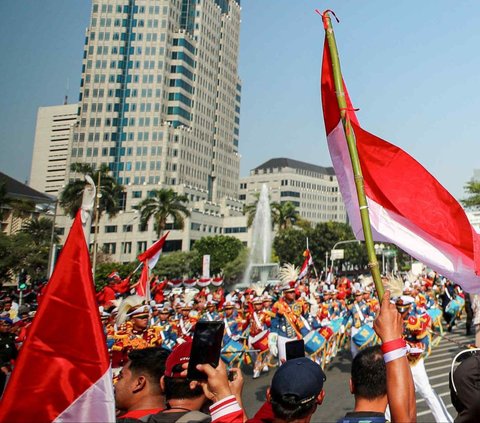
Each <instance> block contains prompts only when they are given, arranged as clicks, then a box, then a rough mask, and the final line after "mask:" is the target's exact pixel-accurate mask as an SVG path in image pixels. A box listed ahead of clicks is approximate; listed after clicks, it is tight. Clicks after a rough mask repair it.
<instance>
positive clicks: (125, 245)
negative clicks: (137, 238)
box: [122, 242, 132, 254]
mask: <svg viewBox="0 0 480 423" xmlns="http://www.w3.org/2000/svg"><path fill="white" fill-rule="evenodd" d="M131 252H132V243H131V242H122V253H123V254H130V253H131Z"/></svg>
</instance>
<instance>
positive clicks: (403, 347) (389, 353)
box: [381, 338, 407, 363]
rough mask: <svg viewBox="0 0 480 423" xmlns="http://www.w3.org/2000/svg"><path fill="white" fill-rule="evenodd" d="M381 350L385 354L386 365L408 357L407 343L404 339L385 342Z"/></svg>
mask: <svg viewBox="0 0 480 423" xmlns="http://www.w3.org/2000/svg"><path fill="white" fill-rule="evenodd" d="M381 349H382V352H383V361H384V362H385V363H388V362H390V361H393V360H396V359H397V358H402V357H405V356H406V355H407V343H406V342H405V339H402V338H398V339H394V340H393V341H388V342H384V343H383V344H382V346H381Z"/></svg>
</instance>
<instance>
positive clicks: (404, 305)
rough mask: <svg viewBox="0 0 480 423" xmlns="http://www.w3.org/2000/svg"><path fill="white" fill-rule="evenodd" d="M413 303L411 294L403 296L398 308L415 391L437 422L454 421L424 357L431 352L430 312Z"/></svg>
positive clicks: (397, 303)
mask: <svg viewBox="0 0 480 423" xmlns="http://www.w3.org/2000/svg"><path fill="white" fill-rule="evenodd" d="M412 304H414V299H413V298H412V297H410V296H405V295H403V296H401V297H400V298H399V299H398V300H397V302H396V305H397V309H398V311H399V312H400V314H401V315H402V317H403V321H404V328H405V329H404V338H405V341H407V344H408V347H409V351H408V354H407V358H408V361H409V364H410V369H411V371H412V376H413V382H414V385H415V391H416V392H418V393H419V394H420V395H421V396H422V398H424V399H425V402H426V403H427V405H428V407H429V408H430V410H431V412H432V414H433V417H434V418H435V421H436V422H453V418H452V416H451V415H450V413H449V412H448V411H447V408H446V407H445V404H444V403H443V401H442V399H441V397H439V396H438V395H437V393H436V392H435V391H434V390H433V388H432V386H431V385H430V382H429V380H428V375H427V372H426V370H425V363H424V357H426V356H427V355H428V354H429V353H430V333H429V329H430V327H431V319H430V317H429V316H428V314H426V313H424V314H419V313H418V312H416V311H415V310H414V309H413V307H412Z"/></svg>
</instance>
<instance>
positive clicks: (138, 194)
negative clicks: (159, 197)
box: [132, 191, 142, 198]
mask: <svg viewBox="0 0 480 423" xmlns="http://www.w3.org/2000/svg"><path fill="white" fill-rule="evenodd" d="M132 198H142V191H132Z"/></svg>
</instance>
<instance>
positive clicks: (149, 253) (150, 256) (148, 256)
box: [138, 232, 170, 269]
mask: <svg viewBox="0 0 480 423" xmlns="http://www.w3.org/2000/svg"><path fill="white" fill-rule="evenodd" d="M169 233H170V232H167V233H166V234H165V235H163V236H162V237H161V238H160V239H159V240H158V241H157V242H155V243H154V244H153V245H152V246H151V247H150V248H148V249H147V250H146V251H144V252H143V253H142V254H140V255H139V256H138V260H140V261H143V262H145V261H148V267H149V268H150V269H153V268H154V267H155V265H156V264H157V261H158V259H159V258H160V254H161V253H162V249H163V245H164V244H165V240H166V239H167V236H168V234H169Z"/></svg>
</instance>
